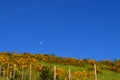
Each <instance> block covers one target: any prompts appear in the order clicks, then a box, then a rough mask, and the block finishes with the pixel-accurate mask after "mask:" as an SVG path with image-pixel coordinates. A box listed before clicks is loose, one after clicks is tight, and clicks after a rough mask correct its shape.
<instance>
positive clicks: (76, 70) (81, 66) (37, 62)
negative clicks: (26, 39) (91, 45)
mask: <svg viewBox="0 0 120 80" xmlns="http://www.w3.org/2000/svg"><path fill="white" fill-rule="evenodd" d="M8 64H9V74H8V75H9V76H8V77H9V79H11V80H12V75H13V71H14V64H16V70H15V73H16V74H15V78H16V80H21V76H22V67H23V69H24V80H29V68H30V64H32V80H53V74H54V73H53V71H54V70H53V68H54V66H57V74H56V76H57V80H68V69H69V68H70V69H71V80H93V79H94V66H93V65H94V64H96V65H97V74H98V80H120V60H114V61H110V60H102V61H95V60H92V59H75V58H63V57H57V56H55V55H48V54H32V53H23V54H18V53H9V52H1V53H0V65H1V66H2V69H1V76H0V80H2V79H3V80H4V77H5V76H6V73H7V65H8Z"/></svg>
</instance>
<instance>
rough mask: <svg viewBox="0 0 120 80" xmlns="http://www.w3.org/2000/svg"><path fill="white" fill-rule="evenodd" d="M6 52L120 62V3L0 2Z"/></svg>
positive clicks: (0, 38)
mask: <svg viewBox="0 0 120 80" xmlns="http://www.w3.org/2000/svg"><path fill="white" fill-rule="evenodd" d="M40 42H42V44H40ZM3 51H9V52H19V53H23V52H31V53H45V54H56V55H58V56H63V57H73V58H78V59H83V58H87V59H96V60H102V59H119V58H120V1H119V0H19V1H18V0H14V1H13V0H0V52H3Z"/></svg>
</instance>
